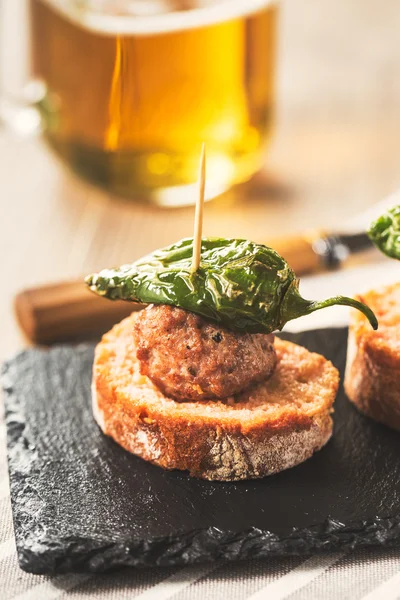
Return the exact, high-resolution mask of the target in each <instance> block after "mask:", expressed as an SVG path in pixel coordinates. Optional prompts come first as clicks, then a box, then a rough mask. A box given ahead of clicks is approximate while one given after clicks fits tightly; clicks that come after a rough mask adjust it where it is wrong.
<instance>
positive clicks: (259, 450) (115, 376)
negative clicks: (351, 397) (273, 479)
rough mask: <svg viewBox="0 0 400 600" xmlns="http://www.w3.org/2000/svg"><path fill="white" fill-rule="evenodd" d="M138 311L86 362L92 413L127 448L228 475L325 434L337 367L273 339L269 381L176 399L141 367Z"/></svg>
mask: <svg viewBox="0 0 400 600" xmlns="http://www.w3.org/2000/svg"><path fill="white" fill-rule="evenodd" d="M137 318H138V314H137V313H135V314H132V315H131V316H130V317H128V318H127V319H124V320H123V321H122V322H121V323H119V324H118V325H116V326H115V327H114V328H113V329H112V330H111V331H110V332H109V333H107V334H106V335H105V336H104V337H103V339H102V341H101V342H100V343H99V344H98V346H97V348H96V354H95V362H94V370H93V386H92V395H93V412H94V416H95V418H96V420H97V422H98V424H99V425H100V427H101V429H102V430H103V431H104V433H105V434H107V435H109V436H111V437H112V438H113V439H114V440H115V441H116V442H117V443H118V444H120V445H121V446H123V447H124V448H125V449H126V450H129V451H130V452H133V453H134V454H137V455H138V456H140V457H142V458H143V459H145V460H147V461H150V462H152V463H154V464H156V465H159V466H161V467H163V468H165V469H182V470H188V471H189V472H190V474H191V475H193V476H196V477H202V478H204V479H216V480H224V481H234V480H239V479H249V478H258V477H264V476H265V475H272V474H273V473H277V472H278V471H282V470H283V469H288V468H289V467H293V466H295V465H297V464H299V463H301V462H303V461H304V460H306V459H307V458H309V457H310V456H312V454H313V453H314V452H315V451H317V450H319V449H320V448H322V446H324V444H326V442H327V441H328V440H329V438H330V437H331V434H332V418H331V416H330V415H331V412H332V404H333V401H334V399H335V396H336V392H337V388H338V383H339V374H338V371H337V369H335V367H333V365H332V364H331V363H330V362H329V361H327V360H326V359H325V358H324V357H323V356H320V355H319V354H313V353H310V352H308V351H307V350H306V349H305V348H302V347H301V346H297V345H295V344H292V343H290V342H286V341H282V340H279V339H277V340H276V352H277V358H278V365H277V368H276V370H275V372H274V374H273V375H272V377H271V378H270V379H269V380H268V381H266V382H263V383H261V384H258V385H256V386H255V387H253V388H251V389H249V390H247V391H246V392H243V393H241V394H239V395H237V396H235V397H230V398H227V399H225V400H217V401H214V400H202V401H197V402H176V401H175V400H173V399H171V398H168V397H167V396H165V395H163V394H162V392H161V391H160V390H159V389H158V388H157V387H155V386H154V385H153V383H152V382H151V381H150V380H149V379H148V378H147V377H145V376H143V375H141V374H140V371H139V363H138V360H137V358H136V348H135V342H134V338H133V333H132V330H133V325H134V321H135V319H137Z"/></svg>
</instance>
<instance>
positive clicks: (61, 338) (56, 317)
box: [15, 232, 320, 344]
mask: <svg viewBox="0 0 400 600" xmlns="http://www.w3.org/2000/svg"><path fill="white" fill-rule="evenodd" d="M317 237H319V236H318V234H317V232H316V233H314V234H309V235H304V236H298V237H292V238H289V239H286V240H282V239H280V240H276V241H273V240H271V241H269V243H268V245H270V246H272V247H274V248H276V249H277V251H278V252H279V253H280V254H282V256H283V257H284V258H285V259H286V260H287V261H288V263H289V264H290V266H291V267H292V268H293V269H294V271H295V272H296V273H297V274H298V275H300V274H302V273H307V272H311V271H315V270H316V269H318V268H319V267H320V259H319V257H318V256H317V255H316V254H315V252H314V251H313V249H312V241H313V239H316V238H317ZM140 308H142V306H141V305H138V304H134V303H130V302H122V301H110V300H106V299H104V298H101V297H100V296H96V295H95V294H93V293H92V292H90V291H89V290H88V289H87V288H86V286H85V284H84V282H83V279H82V280H78V281H70V282H64V283H56V284H52V285H45V286H41V287H37V288H31V289H27V290H24V291H22V292H20V293H19V294H18V295H17V297H16V298H15V312H16V316H17V320H18V323H19V325H20V327H21V329H22V331H23V332H24V334H25V336H26V337H27V338H28V340H29V341H30V342H33V343H35V344H53V343H55V342H68V341H77V340H82V339H89V338H95V337H96V338H98V337H99V336H100V335H102V334H103V333H105V332H106V331H107V330H108V329H110V328H111V327H112V326H113V325H114V324H115V323H117V322H118V321H120V320H121V319H123V318H124V317H127V316H128V315H130V314H131V312H132V311H134V310H139V309H140Z"/></svg>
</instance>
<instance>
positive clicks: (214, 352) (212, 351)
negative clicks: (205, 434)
mask: <svg viewBox="0 0 400 600" xmlns="http://www.w3.org/2000/svg"><path fill="white" fill-rule="evenodd" d="M134 336H135V339H136V343H137V358H138V360H139V361H140V370H141V373H142V374H143V375H147V377H149V378H150V379H151V380H152V382H153V383H154V384H155V385H156V386H157V387H158V388H159V389H160V390H161V391H162V392H163V393H164V394H166V395H167V396H171V397H172V398H174V399H175V400H178V401H181V402H182V401H185V400H186V401H197V400H204V399H213V398H214V399H217V398H227V397H228V396H232V395H234V394H238V393H239V392H241V391H243V390H245V389H246V388H248V387H250V386H251V385H252V384H254V383H258V382H260V381H263V380H264V379H267V378H268V377H270V375H272V372H273V371H274V368H275V365H276V354H275V349H274V336H273V335H272V334H263V333H255V334H250V333H235V332H233V331H230V330H229V329H226V328H225V327H222V326H220V325H218V324H216V323H212V322H211V321H207V320H206V319H203V318H202V317H200V316H198V315H195V314H193V313H190V312H187V311H186V310H182V309H181V308H176V307H174V306H165V305H158V306H153V305H151V306H148V307H147V308H146V309H144V310H143V311H141V313H140V314H139V315H138V318H137V320H136V321H135V326H134Z"/></svg>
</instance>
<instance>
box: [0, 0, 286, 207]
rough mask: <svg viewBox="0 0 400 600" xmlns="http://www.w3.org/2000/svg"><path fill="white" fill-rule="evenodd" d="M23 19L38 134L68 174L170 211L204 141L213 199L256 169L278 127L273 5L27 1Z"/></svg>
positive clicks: (249, 1)
mask: <svg viewBox="0 0 400 600" xmlns="http://www.w3.org/2000/svg"><path fill="white" fill-rule="evenodd" d="M3 1H4V0H3ZM9 1H10V2H11V3H12V2H13V0H9ZM29 9H30V10H29V22H30V47H31V57H32V72H33V76H34V78H35V80H36V81H37V82H40V83H41V85H40V86H36V90H38V89H40V90H41V94H40V97H39V98H36V107H37V110H38V111H39V114H40V118H41V124H42V131H43V134H44V136H45V139H46V140H47V142H48V144H49V145H50V146H51V147H52V148H53V149H54V150H55V151H56V153H57V154H58V155H59V156H60V157H62V158H63V160H64V161H65V162H66V163H67V164H68V165H69V166H70V167H71V168H72V169H73V170H74V171H76V172H77V173H79V174H80V175H82V176H83V177H85V178H86V179H88V180H90V181H92V182H94V183H96V184H97V185H99V186H101V187H102V188H104V189H106V190H109V191H111V192H113V193H116V194H118V195H122V196H124V197H132V198H136V199H145V200H147V201H152V202H156V203H158V204H161V205H167V206H174V205H175V206H176V205H184V204H191V203H192V202H193V201H194V200H195V194H194V193H193V190H192V188H193V187H194V186H195V181H196V178H197V170H198V160H199V154H200V148H201V145H202V143H203V142H205V144H206V149H207V187H206V197H207V198H208V199H209V198H212V197H214V196H217V195H219V194H221V193H222V192H224V191H225V190H227V189H229V188H230V187H231V186H232V185H234V184H236V183H239V182H243V181H245V180H247V179H249V178H250V177H251V176H252V175H253V174H254V173H255V172H256V171H257V170H259V168H260V167H261V165H262V162H263V158H264V152H265V149H266V147H267V145H268V143H269V141H270V137H271V131H272V125H273V108H274V66H275V56H274V50H275V38H276V17H277V6H276V3H275V2H273V1H271V0H30V6H29Z"/></svg>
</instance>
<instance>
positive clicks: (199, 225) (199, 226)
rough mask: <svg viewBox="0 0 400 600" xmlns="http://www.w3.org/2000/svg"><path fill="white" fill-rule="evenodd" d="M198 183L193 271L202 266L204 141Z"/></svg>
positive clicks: (204, 174) (204, 181)
mask: <svg viewBox="0 0 400 600" xmlns="http://www.w3.org/2000/svg"><path fill="white" fill-rule="evenodd" d="M198 184H199V193H198V196H197V200H196V212H195V216H194V233H193V259H192V272H194V271H197V269H198V268H199V266H200V255H201V234H202V231H203V206H204V188H205V185H206V146H205V144H204V143H203V145H202V147H201V156H200V167H199V182H198Z"/></svg>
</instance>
